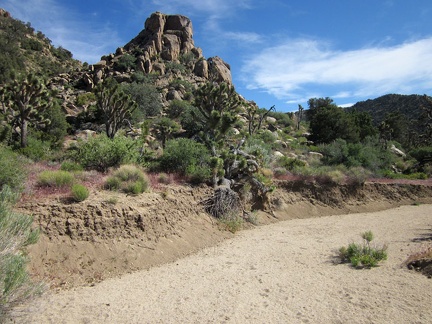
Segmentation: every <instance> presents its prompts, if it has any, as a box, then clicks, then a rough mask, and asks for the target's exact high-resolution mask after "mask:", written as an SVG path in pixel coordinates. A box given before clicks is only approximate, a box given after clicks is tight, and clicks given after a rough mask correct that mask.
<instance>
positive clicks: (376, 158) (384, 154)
mask: <svg viewBox="0 0 432 324" xmlns="http://www.w3.org/2000/svg"><path fill="white" fill-rule="evenodd" d="M319 151H320V153H322V154H323V155H324V158H323V159H322V162H323V163H324V164H327V165H338V164H343V165H345V166H346V167H348V168H351V167H360V166H361V167H364V168H366V169H368V170H370V171H371V172H373V173H375V174H378V173H379V172H380V171H381V170H385V169H388V168H389V167H390V166H391V164H392V163H393V161H394V159H395V158H394V156H393V155H392V154H391V153H390V152H389V151H387V150H384V149H383V148H382V147H381V145H380V144H379V142H378V138H376V137H369V138H366V139H365V141H364V142H362V143H347V142H346V141H345V140H343V139H336V140H335V141H333V142H331V143H329V144H322V145H320V146H319Z"/></svg>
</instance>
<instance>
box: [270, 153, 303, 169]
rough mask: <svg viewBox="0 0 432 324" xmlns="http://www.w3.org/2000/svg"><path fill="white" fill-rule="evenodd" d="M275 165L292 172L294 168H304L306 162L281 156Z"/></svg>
mask: <svg viewBox="0 0 432 324" xmlns="http://www.w3.org/2000/svg"><path fill="white" fill-rule="evenodd" d="M277 164H278V165H279V166H281V167H283V168H285V169H287V170H293V169H294V168H296V167H300V168H302V167H304V166H306V162H305V161H302V160H299V159H295V158H289V157H287V156H281V157H280V158H279V159H278V161H277Z"/></svg>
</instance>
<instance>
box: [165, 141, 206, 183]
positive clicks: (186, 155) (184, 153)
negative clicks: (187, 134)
mask: <svg viewBox="0 0 432 324" xmlns="http://www.w3.org/2000/svg"><path fill="white" fill-rule="evenodd" d="M209 161H210V153H209V151H208V149H207V147H206V146H205V145H204V144H201V143H197V142H195V141H194V140H191V139H187V138H179V139H174V140H169V141H167V143H166V146H165V149H164V152H163V154H162V156H161V157H160V158H159V165H160V168H161V169H162V171H164V172H178V173H180V174H182V175H187V174H188V169H189V173H194V171H193V170H196V169H197V167H198V169H199V167H202V168H205V167H208V168H209V166H208V165H209ZM209 170H210V168H209ZM199 172H203V169H200V170H199Z"/></svg>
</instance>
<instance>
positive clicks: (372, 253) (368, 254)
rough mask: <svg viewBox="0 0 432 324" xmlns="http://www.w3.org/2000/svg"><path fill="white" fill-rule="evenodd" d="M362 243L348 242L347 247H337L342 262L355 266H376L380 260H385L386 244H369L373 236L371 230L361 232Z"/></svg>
mask: <svg viewBox="0 0 432 324" xmlns="http://www.w3.org/2000/svg"><path fill="white" fill-rule="evenodd" d="M361 237H362V238H363V243H361V244H358V243H350V244H349V245H348V247H341V248H340V249H339V257H340V259H341V261H342V262H350V263H351V265H352V266H353V267H356V268H371V267H376V266H377V265H378V263H379V262H380V261H382V260H387V246H386V245H383V246H382V247H374V246H371V241H372V240H373V238H374V235H373V233H372V231H367V232H364V233H362V234H361Z"/></svg>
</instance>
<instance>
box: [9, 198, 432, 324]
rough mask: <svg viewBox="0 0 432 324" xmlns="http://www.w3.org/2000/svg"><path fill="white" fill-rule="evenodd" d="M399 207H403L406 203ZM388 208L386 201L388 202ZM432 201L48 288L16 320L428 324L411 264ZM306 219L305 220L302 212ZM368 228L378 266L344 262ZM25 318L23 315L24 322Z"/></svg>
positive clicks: (285, 225) (317, 221)
mask: <svg viewBox="0 0 432 324" xmlns="http://www.w3.org/2000/svg"><path fill="white" fill-rule="evenodd" d="M399 202H401V201H399ZM381 206H384V205H381ZM431 215H432V205H426V204H425V205H423V204H420V205H418V204H415V205H410V206H401V207H396V208H393V209H387V210H383V211H379V212H373V213H371V212H368V213H363V212H362V213H356V214H354V213H353V214H343V215H333V216H323V217H318V218H305V217H303V218H302V219H291V220H288V221H281V222H277V223H273V224H269V225H267V226H260V227H258V228H256V229H253V230H245V231H242V232H240V233H238V234H237V235H236V236H235V237H234V238H232V239H228V240H225V241H223V242H221V243H220V244H218V245H215V246H213V247H209V248H205V249H203V250H200V251H199V252H197V253H195V254H192V255H189V256H187V257H185V258H181V259H178V260H177V261H175V262H171V263H167V264H164V265H160V266H156V267H152V268H150V269H148V270H143V271H137V272H134V273H131V274H125V275H123V276H122V277H118V278H111V279H107V280H105V281H103V282H101V283H98V284H96V285H94V286H91V287H89V286H86V287H77V288H73V289H70V290H63V291H61V292H58V293H55V292H51V293H49V294H47V295H45V296H43V297H42V298H40V299H37V300H34V301H33V302H31V303H29V304H27V305H24V306H23V307H22V308H21V310H20V311H21V313H18V310H17V313H16V316H17V317H15V319H16V321H17V322H19V323H104V324H108V323H396V324H397V323H401V324H402V323H403V324H405V323H431V322H432V308H431V307H430V305H431V302H432V280H431V279H428V278H427V277H426V276H424V275H421V274H419V273H416V272H415V271H410V270H408V269H407V267H406V266H404V264H403V263H404V260H406V258H407V256H408V255H410V254H411V253H413V251H417V250H418V249H419V248H420V247H421V245H422V244H424V242H422V239H423V238H424V237H427V236H430V232H431V225H432V216H431ZM302 216H305V215H302ZM367 230H371V231H372V232H373V233H374V234H375V237H376V239H375V240H374V241H373V242H372V243H374V242H376V244H378V245H381V244H386V245H388V259H387V260H386V261H384V262H383V263H382V264H381V265H380V266H379V267H377V268H372V269H361V270H357V269H354V268H352V267H350V266H349V265H348V264H340V263H338V262H337V258H336V255H337V249H338V248H339V247H341V246H347V245H348V244H349V243H351V242H357V241H358V242H361V238H360V235H359V234H360V233H362V232H364V231H367ZM18 315H20V316H19V317H18Z"/></svg>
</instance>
